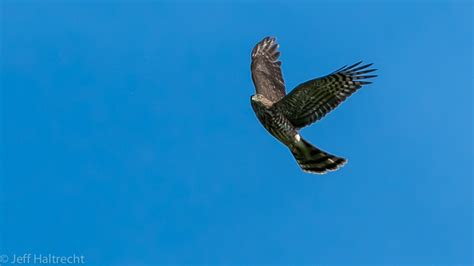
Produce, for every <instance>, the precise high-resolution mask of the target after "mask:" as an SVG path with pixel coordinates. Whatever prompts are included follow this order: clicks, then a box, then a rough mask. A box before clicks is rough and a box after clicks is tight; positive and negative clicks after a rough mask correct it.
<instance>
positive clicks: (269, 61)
mask: <svg viewBox="0 0 474 266" xmlns="http://www.w3.org/2000/svg"><path fill="white" fill-rule="evenodd" d="M279 55H280V53H279V51H278V45H277V44H276V41H275V39H274V38H269V37H266V38H264V39H263V40H262V41H261V42H259V43H258V44H257V45H256V46H255V48H254V49H253V51H252V65H251V70H252V80H253V82H254V84H255V88H256V91H257V93H256V94H255V95H253V96H252V97H251V105H252V108H253V110H254V112H255V114H256V115H257V118H258V120H259V121H260V122H261V123H262V125H263V126H264V127H265V129H267V131H268V132H269V133H270V134H271V135H272V136H274V137H275V138H276V139H278V140H279V141H280V142H281V143H283V144H284V145H286V146H287V147H288V148H289V149H290V151H291V152H292V154H293V156H294V157H295V159H296V161H297V162H298V164H299V165H300V167H301V168H302V169H303V170H304V171H306V172H310V173H319V174H322V173H325V172H327V171H333V170H336V169H338V168H339V167H341V166H342V165H344V164H345V163H346V160H345V159H343V158H340V157H337V156H334V155H331V154H328V153H326V152H324V151H322V150H320V149H318V148H316V147H314V146H313V145H311V144H310V143H309V142H307V141H306V140H304V139H303V138H302V137H301V135H300V134H299V129H300V128H303V127H305V126H307V125H309V124H311V123H313V122H315V121H317V120H319V119H321V118H322V117H323V116H324V115H326V114H327V113H328V112H330V111H331V110H332V109H334V108H335V107H336V106H337V105H339V104H340V103H341V102H342V101H344V100H345V99H346V98H347V97H348V96H350V95H351V94H352V93H353V92H354V91H356V90H357V89H359V88H360V87H361V86H362V85H363V84H368V83H370V82H367V81H363V80H361V79H366V78H372V77H375V75H365V76H363V75H362V74H365V73H369V72H372V71H374V70H375V69H366V68H367V67H369V66H370V65H364V66H359V64H360V62H359V63H357V64H354V65H352V66H350V67H343V68H341V69H339V70H337V71H335V72H334V73H332V74H330V75H328V76H325V77H322V78H318V79H313V80H310V81H307V82H305V83H302V84H300V85H299V86H297V87H296V88H295V89H294V90H293V91H292V92H291V93H290V94H288V95H286V93H285V87H284V82H283V77H282V74H281V62H280V61H278V57H279Z"/></svg>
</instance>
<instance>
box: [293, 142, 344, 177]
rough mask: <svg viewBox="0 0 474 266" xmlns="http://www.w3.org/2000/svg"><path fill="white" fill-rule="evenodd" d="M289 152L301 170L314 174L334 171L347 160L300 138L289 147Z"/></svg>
mask: <svg viewBox="0 0 474 266" xmlns="http://www.w3.org/2000/svg"><path fill="white" fill-rule="evenodd" d="M290 150H291V153H292V154H293V156H294V157H295V159H296V162H298V164H299V166H300V167H301V169H303V171H305V172H308V173H314V174H324V173H326V172H327V171H335V170H337V169H338V168H340V167H341V166H343V165H344V164H345V163H346V162H347V160H346V159H344V158H341V157H337V156H334V155H332V154H329V153H327V152H324V151H322V150H320V149H318V148H316V147H314V146H313V145H311V143H309V142H307V141H306V140H304V139H301V141H299V142H298V143H297V144H296V145H294V146H292V147H291V148H290Z"/></svg>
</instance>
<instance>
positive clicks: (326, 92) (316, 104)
mask: <svg viewBox="0 0 474 266" xmlns="http://www.w3.org/2000/svg"><path fill="white" fill-rule="evenodd" d="M361 63H362V61H361V62H358V63H356V64H354V65H352V66H348V67H347V66H344V67H342V68H340V69H338V70H336V71H334V72H333V73H331V74H329V75H327V76H324V77H321V78H317V79H313V80H309V81H307V82H305V83H302V84H300V85H298V86H297V87H296V88H295V89H294V90H293V91H291V92H290V93H289V94H288V95H287V96H285V97H284V98H283V99H282V100H281V101H279V102H278V103H276V105H275V107H277V108H281V110H282V111H283V112H284V114H285V116H286V117H287V118H288V119H289V120H290V121H291V123H292V124H293V125H294V126H295V127H297V128H302V127H305V126H307V125H309V124H311V123H313V122H316V121H317V120H319V119H321V118H323V117H324V116H325V115H326V114H327V113H329V112H330V111H331V110H333V109H334V108H336V107H337V106H338V105H339V104H340V103H342V102H343V101H344V100H345V99H346V98H347V97H349V96H350V95H351V94H352V93H354V92H355V91H356V90H358V89H359V88H360V87H362V85H365V84H370V83H371V82H370V81H367V79H370V78H374V77H376V76H377V75H366V74H367V73H370V72H373V71H375V70H376V69H369V67H370V66H371V65H372V64H367V65H362V66H359V65H360V64H361Z"/></svg>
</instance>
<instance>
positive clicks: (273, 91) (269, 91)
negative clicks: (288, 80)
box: [250, 37, 286, 102]
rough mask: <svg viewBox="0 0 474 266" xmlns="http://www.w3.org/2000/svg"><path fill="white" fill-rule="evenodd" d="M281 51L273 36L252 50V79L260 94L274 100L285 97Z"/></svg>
mask: <svg viewBox="0 0 474 266" xmlns="http://www.w3.org/2000/svg"><path fill="white" fill-rule="evenodd" d="M279 56H280V52H279V51H278V44H277V42H276V40H275V38H273V37H266V38H264V39H263V40H261V41H260V42H259V43H258V44H257V45H256V46H255V47H254V48H253V50H252V64H251V66H250V68H251V70H252V80H253V83H254V85H255V89H256V91H257V93H258V94H262V95H263V96H265V97H266V98H267V99H269V100H270V101H272V102H277V101H279V100H280V99H282V98H283V97H285V94H286V92H285V82H284V81H283V76H282V73H281V62H280V61H279V60H278V58H279Z"/></svg>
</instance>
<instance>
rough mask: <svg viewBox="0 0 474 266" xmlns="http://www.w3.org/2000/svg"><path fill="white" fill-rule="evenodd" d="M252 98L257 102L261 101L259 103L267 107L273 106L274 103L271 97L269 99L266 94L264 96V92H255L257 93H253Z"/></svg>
mask: <svg viewBox="0 0 474 266" xmlns="http://www.w3.org/2000/svg"><path fill="white" fill-rule="evenodd" d="M250 100H251V101H252V102H255V103H259V104H262V105H264V106H265V107H271V106H272V105H273V102H272V101H270V100H269V99H267V98H266V97H265V96H263V95H262V94H258V93H257V94H255V95H252V97H251V98H250Z"/></svg>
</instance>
